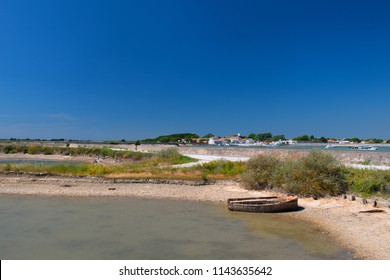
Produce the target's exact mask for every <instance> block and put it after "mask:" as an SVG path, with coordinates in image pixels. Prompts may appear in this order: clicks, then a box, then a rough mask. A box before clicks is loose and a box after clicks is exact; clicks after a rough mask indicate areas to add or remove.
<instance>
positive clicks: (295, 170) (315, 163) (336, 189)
mask: <svg viewBox="0 0 390 280" xmlns="http://www.w3.org/2000/svg"><path fill="white" fill-rule="evenodd" d="M280 169H282V170H280ZM280 169H279V171H280V173H279V174H277V176H275V177H276V178H274V180H276V179H277V180H278V182H279V183H280V182H282V184H281V185H280V187H281V188H282V189H283V190H285V191H286V192H288V193H291V194H295V195H303V196H319V197H321V196H326V195H338V194H341V193H343V192H345V191H346V189H347V184H346V182H345V177H344V175H345V172H344V169H343V168H342V166H341V165H340V164H339V163H338V161H337V160H336V159H335V158H333V157H332V156H331V155H329V154H326V153H323V152H320V151H317V150H313V151H311V152H310V153H309V154H308V155H307V156H305V157H302V158H300V159H298V160H296V161H293V162H286V163H283V164H282V167H281V168H280Z"/></svg>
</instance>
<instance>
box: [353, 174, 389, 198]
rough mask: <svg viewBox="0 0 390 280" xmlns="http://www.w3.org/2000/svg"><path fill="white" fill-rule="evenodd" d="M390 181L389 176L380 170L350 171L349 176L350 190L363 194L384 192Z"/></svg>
mask: <svg viewBox="0 0 390 280" xmlns="http://www.w3.org/2000/svg"><path fill="white" fill-rule="evenodd" d="M388 180H389V176H388V174H387V173H385V172H382V171H378V170H367V169H365V170H354V169H350V170H349V172H348V174H347V182H348V185H349V188H350V190H351V191H353V192H357V193H361V194H374V193H377V192H382V191H384V190H385V187H386V184H387V182H388Z"/></svg>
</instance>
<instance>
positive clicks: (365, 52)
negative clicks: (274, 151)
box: [0, 0, 390, 139]
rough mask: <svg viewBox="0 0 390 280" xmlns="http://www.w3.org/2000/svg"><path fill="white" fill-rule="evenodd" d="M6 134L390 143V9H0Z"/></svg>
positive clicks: (222, 5)
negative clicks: (308, 137) (267, 136)
mask: <svg viewBox="0 0 390 280" xmlns="http://www.w3.org/2000/svg"><path fill="white" fill-rule="evenodd" d="M0 104H1V111H0V138H11V137H15V138H27V137H28V138H47V139H50V138H66V139H123V138H124V139H143V138H147V137H156V136H158V135H163V134H170V133H180V132H193V133H197V134H199V135H200V136H203V135H204V134H206V133H208V132H211V133H214V134H217V135H220V136H224V135H230V134H236V133H238V132H239V133H241V134H249V133H251V132H255V133H260V132H272V133H273V134H282V133H283V134H285V135H286V136H287V137H295V136H298V135H302V134H314V135H315V136H318V137H319V136H325V137H339V138H343V137H359V138H370V137H376V138H386V139H387V138H390V121H389V120H390V117H389V109H390V1H386V0H383V1H375V0H371V1H359V0H350V1H343V0H336V1H331V0H326V1H320V0H318V1H313V0H308V1H299V0H297V1H290V0H285V1H282V0H280V1H278V0H272V1H271V0H264V1H262V0H253V1H245V0H240V1H238V0H237V1H228V0H220V1H212V0H194V1H185V0H177V1H169V0H164V1H163V0H161V1H154V0H149V1H148V0H146V1H124V0H123V1H112V0H107V1H99V0H95V1H84V0H75V1H70V0H63V1H56V0H47V1H42V0H34V1H29V0H25V1H20V0H2V1H1V2H0Z"/></svg>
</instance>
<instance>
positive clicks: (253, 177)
mask: <svg viewBox="0 0 390 280" xmlns="http://www.w3.org/2000/svg"><path fill="white" fill-rule="evenodd" d="M279 165H280V161H279V160H278V159H277V158H275V157H272V156H265V155H259V156H256V157H254V158H251V159H250V160H249V161H248V162H247V165H246V170H245V171H244V173H243V174H242V181H243V183H244V186H245V187H246V188H248V189H260V190H262V189H268V188H272V182H273V177H274V173H275V170H276V169H277V168H278V166H279Z"/></svg>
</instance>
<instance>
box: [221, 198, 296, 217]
mask: <svg viewBox="0 0 390 280" xmlns="http://www.w3.org/2000/svg"><path fill="white" fill-rule="evenodd" d="M227 203H228V209H229V210H230V211H242V212H256V213H276V212H287V211H293V210H296V209H297V208H298V198H297V197H291V196H288V197H278V196H263V197H247V198H230V199H228V201H227Z"/></svg>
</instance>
